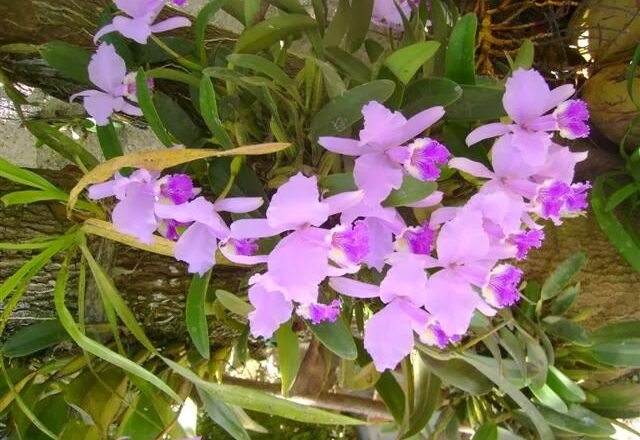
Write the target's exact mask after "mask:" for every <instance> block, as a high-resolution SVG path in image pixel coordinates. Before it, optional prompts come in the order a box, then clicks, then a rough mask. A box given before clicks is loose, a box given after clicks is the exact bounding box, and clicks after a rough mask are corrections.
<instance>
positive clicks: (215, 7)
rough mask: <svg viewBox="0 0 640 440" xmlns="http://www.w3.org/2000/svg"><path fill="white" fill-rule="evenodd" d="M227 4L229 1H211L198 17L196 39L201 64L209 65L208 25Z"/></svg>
mask: <svg viewBox="0 0 640 440" xmlns="http://www.w3.org/2000/svg"><path fill="white" fill-rule="evenodd" d="M226 2H227V0H210V1H209V2H208V3H207V4H206V5H205V6H204V7H203V8H202V9H200V12H198V16H197V17H196V25H195V38H196V50H197V51H198V57H199V58H200V64H202V65H203V66H206V65H207V47H206V44H205V41H204V37H205V32H206V30H207V25H208V24H209V18H210V17H211V16H212V15H214V14H215V13H216V12H218V11H219V10H220V8H221V7H222V6H223V5H224V4H225V3H226Z"/></svg>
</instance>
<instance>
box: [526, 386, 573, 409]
mask: <svg viewBox="0 0 640 440" xmlns="http://www.w3.org/2000/svg"><path fill="white" fill-rule="evenodd" d="M529 389H530V390H531V392H532V393H533V395H534V396H535V397H536V399H538V401H539V402H540V403H541V404H543V405H544V406H546V407H548V408H551V409H553V410H555V411H558V412H561V413H566V412H567V411H569V408H567V404H566V403H564V401H563V400H562V398H561V397H560V396H558V395H557V394H556V392H555V391H553V389H551V387H550V386H549V385H547V384H544V385H542V386H541V387H536V386H534V385H529Z"/></svg>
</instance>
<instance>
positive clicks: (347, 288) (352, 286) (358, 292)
mask: <svg viewBox="0 0 640 440" xmlns="http://www.w3.org/2000/svg"><path fill="white" fill-rule="evenodd" d="M329 286H330V287H331V288H332V289H333V290H335V291H336V292H338V293H340V294H342V295H346V296H350V297H352V298H376V297H377V296H378V295H379V294H380V288H379V287H378V286H376V285H373V284H369V283H363V282H362V281H357V280H352V279H351V278H345V277H334V278H330V279H329Z"/></svg>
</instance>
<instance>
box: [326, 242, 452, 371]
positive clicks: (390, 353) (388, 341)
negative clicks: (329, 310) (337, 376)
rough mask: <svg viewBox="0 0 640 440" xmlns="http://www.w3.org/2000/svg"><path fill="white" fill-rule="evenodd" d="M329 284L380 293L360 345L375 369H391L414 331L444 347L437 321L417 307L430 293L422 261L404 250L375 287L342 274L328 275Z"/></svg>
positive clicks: (346, 291) (359, 293) (357, 294)
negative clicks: (379, 306)
mask: <svg viewBox="0 0 640 440" xmlns="http://www.w3.org/2000/svg"><path fill="white" fill-rule="evenodd" d="M329 285H330V286H331V287H332V288H333V289H334V290H335V291H336V292H339V293H341V294H343V295H347V296H351V297H354V298H376V297H380V299H381V300H382V302H384V303H385V304H386V305H385V307H384V308H383V309H382V310H380V311H379V312H377V313H375V314H374V315H373V316H372V317H371V318H370V319H369V320H368V321H367V323H366V324H365V328H364V346H365V348H366V349H367V351H368V352H369V354H371V357H372V358H373V362H374V364H375V366H376V369H377V370H378V371H384V370H385V369H387V368H390V369H394V368H395V367H396V366H397V365H398V363H399V362H400V361H401V360H402V359H403V358H404V357H405V356H407V355H408V354H409V353H410V352H411V350H412V349H413V346H414V340H413V334H414V332H415V333H418V335H419V337H420V339H421V340H422V341H423V342H424V343H427V344H431V345H438V346H441V347H444V346H445V345H446V344H447V342H448V337H447V336H446V334H445V333H444V332H443V331H442V329H441V328H440V326H439V325H438V323H437V322H436V321H435V320H434V319H433V317H431V316H430V315H429V314H428V313H427V312H426V311H425V310H423V309H422V308H421V307H422V306H423V305H424V304H425V302H426V300H427V298H428V296H429V294H430V293H429V291H428V289H427V274H426V272H425V270H424V265H423V263H422V262H421V261H420V260H418V259H415V258H412V257H411V256H410V255H408V254H405V256H403V257H402V258H399V259H397V260H396V261H395V264H393V266H392V267H391V269H389V272H388V273H387V275H386V277H385V278H384V280H382V282H381V283H380V286H379V287H378V286H375V285H372V284H368V283H363V282H361V281H356V280H352V279H350V278H344V277H337V278H331V279H330V280H329Z"/></svg>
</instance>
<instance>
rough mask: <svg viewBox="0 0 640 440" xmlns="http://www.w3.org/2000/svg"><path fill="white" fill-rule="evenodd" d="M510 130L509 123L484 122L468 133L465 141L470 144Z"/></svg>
mask: <svg viewBox="0 0 640 440" xmlns="http://www.w3.org/2000/svg"><path fill="white" fill-rule="evenodd" d="M510 130H511V129H510V128H509V125H508V124H503V123H502V122H493V123H491V124H485V125H482V126H480V127H478V128H476V129H475V130H473V131H472V132H471V133H469V135H468V136H467V139H466V140H465V142H466V143H467V145H469V146H471V145H474V144H477V143H478V142H480V141H483V140H485V139H490V138H494V137H498V136H502V135H503V134H506V133H509V131H510Z"/></svg>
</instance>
